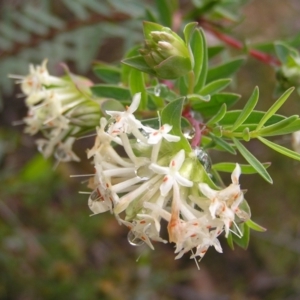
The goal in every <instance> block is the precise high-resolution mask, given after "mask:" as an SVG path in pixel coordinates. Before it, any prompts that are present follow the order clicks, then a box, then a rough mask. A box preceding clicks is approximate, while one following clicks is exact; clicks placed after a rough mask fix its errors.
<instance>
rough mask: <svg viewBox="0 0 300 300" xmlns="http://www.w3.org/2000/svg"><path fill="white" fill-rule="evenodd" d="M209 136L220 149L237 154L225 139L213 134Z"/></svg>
mask: <svg viewBox="0 0 300 300" xmlns="http://www.w3.org/2000/svg"><path fill="white" fill-rule="evenodd" d="M209 136H210V137H211V138H212V140H213V141H214V142H215V143H216V145H218V146H219V147H220V148H222V149H223V150H225V151H227V152H229V153H231V154H236V151H235V149H234V148H233V147H232V146H231V145H230V144H228V143H227V142H226V141H225V140H224V139H222V138H220V137H217V136H215V135H214V134H212V133H210V134H209Z"/></svg>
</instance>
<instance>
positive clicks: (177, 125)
mask: <svg viewBox="0 0 300 300" xmlns="http://www.w3.org/2000/svg"><path fill="white" fill-rule="evenodd" d="M184 100H185V98H184V97H182V98H179V99H176V100H174V101H172V102H170V103H169V104H168V105H167V106H166V107H165V108H164V109H163V110H162V111H161V122H162V124H170V125H172V130H171V132H170V134H174V135H177V136H180V141H179V142H176V143H172V148H174V149H175V150H176V151H179V150H181V149H184V150H185V151H187V152H191V146H190V144H189V142H188V141H187V139H186V138H185V137H184V135H183V134H182V132H181V113H182V107H183V103H184Z"/></svg>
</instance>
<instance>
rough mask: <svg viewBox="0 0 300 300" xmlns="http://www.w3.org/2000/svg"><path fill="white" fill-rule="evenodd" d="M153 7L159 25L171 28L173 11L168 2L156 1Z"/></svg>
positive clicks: (166, 0)
mask: <svg viewBox="0 0 300 300" xmlns="http://www.w3.org/2000/svg"><path fill="white" fill-rule="evenodd" d="M155 6H156V8H157V11H158V14H159V20H160V23H161V24H163V25H164V26H167V27H170V28H171V27H172V16H173V9H172V5H171V2H170V0H156V1H155Z"/></svg>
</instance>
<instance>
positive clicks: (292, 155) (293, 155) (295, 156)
mask: <svg viewBox="0 0 300 300" xmlns="http://www.w3.org/2000/svg"><path fill="white" fill-rule="evenodd" d="M257 138H258V139H259V140H260V141H261V142H262V143H263V144H265V145H266V146H268V147H270V148H271V149H273V150H274V151H277V152H279V153H281V154H283V155H285V156H288V157H290V158H292V159H295V160H299V161H300V154H299V153H297V152H295V151H293V150H290V149H288V148H285V147H283V146H280V145H278V144H275V143H273V142H271V141H269V140H267V139H265V138H263V137H261V136H259V137H257Z"/></svg>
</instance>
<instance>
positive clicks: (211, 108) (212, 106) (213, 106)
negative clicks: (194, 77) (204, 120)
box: [191, 93, 240, 117]
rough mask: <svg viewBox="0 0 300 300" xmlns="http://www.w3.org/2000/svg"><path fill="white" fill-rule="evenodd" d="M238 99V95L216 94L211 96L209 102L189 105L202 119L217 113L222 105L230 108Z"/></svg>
mask: <svg viewBox="0 0 300 300" xmlns="http://www.w3.org/2000/svg"><path fill="white" fill-rule="evenodd" d="M239 98H240V95H238V94H233V93H218V94H214V95H212V96H211V99H210V101H209V102H202V103H191V105H192V108H193V109H194V110H196V111H199V112H200V113H201V114H202V115H203V116H204V117H211V116H213V115H215V114H216V113H217V112H218V111H219V109H220V107H221V106H222V104H223V103H225V104H226V106H227V107H230V106H231V105H233V104H234V103H235V102H236V101H237V100H238V99H239ZM227 114H228V112H227ZM227 114H226V115H227ZM226 115H225V117H226Z"/></svg>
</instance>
